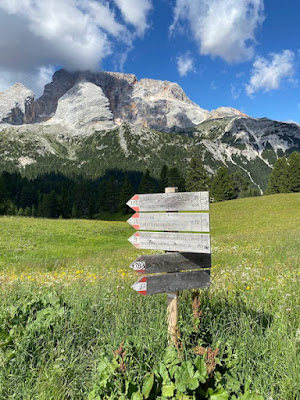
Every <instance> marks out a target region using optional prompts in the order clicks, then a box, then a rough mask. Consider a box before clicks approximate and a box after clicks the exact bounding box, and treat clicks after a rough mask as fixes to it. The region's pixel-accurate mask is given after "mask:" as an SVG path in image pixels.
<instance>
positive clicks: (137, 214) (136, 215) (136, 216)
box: [132, 213, 140, 219]
mask: <svg viewBox="0 0 300 400" xmlns="http://www.w3.org/2000/svg"><path fill="white" fill-rule="evenodd" d="M132 218H136V219H137V218H140V214H139V213H136V214H134V215H133V216H132Z"/></svg>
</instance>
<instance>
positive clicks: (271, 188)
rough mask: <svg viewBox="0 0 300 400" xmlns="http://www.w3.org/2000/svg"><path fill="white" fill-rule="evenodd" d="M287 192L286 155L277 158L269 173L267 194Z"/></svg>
mask: <svg viewBox="0 0 300 400" xmlns="http://www.w3.org/2000/svg"><path fill="white" fill-rule="evenodd" d="M287 192H288V164H287V159H286V157H282V158H278V160H277V161H276V162H275V164H274V168H273V171H272V172H271V174H270V177H269V182H268V187H267V190H266V193H267V194H274V193H287Z"/></svg>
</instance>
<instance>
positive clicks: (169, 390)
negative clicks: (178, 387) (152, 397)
mask: <svg viewBox="0 0 300 400" xmlns="http://www.w3.org/2000/svg"><path fill="white" fill-rule="evenodd" d="M174 391H175V385H174V383H171V384H170V385H163V387H162V395H163V396H165V397H173V396H174Z"/></svg>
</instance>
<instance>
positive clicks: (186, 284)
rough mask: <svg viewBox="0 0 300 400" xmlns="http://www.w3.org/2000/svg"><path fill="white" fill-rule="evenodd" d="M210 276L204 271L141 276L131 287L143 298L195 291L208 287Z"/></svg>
mask: <svg viewBox="0 0 300 400" xmlns="http://www.w3.org/2000/svg"><path fill="white" fill-rule="evenodd" d="M209 283H210V274H209V273H207V272H206V271H205V270H202V271H191V272H178V273H173V274H164V275H150V276H143V277H142V278H141V279H139V280H138V281H137V282H136V283H134V284H133V285H132V286H131V287H132V289H134V290H136V291H137V292H138V293H140V294H142V295H143V296H147V295H151V294H157V293H165V292H177V291H179V290H187V289H197V288H199V287H206V286H209Z"/></svg>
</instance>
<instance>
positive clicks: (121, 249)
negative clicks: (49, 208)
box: [0, 194, 300, 400]
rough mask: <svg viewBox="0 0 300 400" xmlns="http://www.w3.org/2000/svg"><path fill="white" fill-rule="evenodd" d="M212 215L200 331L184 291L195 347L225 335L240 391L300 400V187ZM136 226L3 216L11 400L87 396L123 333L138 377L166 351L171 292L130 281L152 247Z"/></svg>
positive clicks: (185, 339)
mask: <svg viewBox="0 0 300 400" xmlns="http://www.w3.org/2000/svg"><path fill="white" fill-rule="evenodd" d="M211 226H212V250H213V268H212V284H211V286H210V288H209V290H203V291H201V293H200V301H201V310H202V312H203V317H202V319H201V322H200V328H199V331H198V332H194V331H193V328H192V326H193V323H192V321H193V317H192V310H191V297H190V293H189V292H183V293H182V295H181V299H180V310H181V317H180V323H179V328H180V331H181V340H182V346H183V350H182V352H183V355H184V357H186V358H189V357H192V352H193V347H194V346H195V345H201V344H202V345H204V346H212V347H213V348H215V347H217V346H218V347H219V348H220V354H219V357H220V360H223V361H224V360H225V359H226V357H228V354H231V353H232V356H231V363H232V367H231V370H230V371H229V372H227V373H226V374H227V375H226V374H225V375H224V377H225V378H224V379H225V381H224V384H225V386H226V388H227V390H228V391H229V392H230V391H231V392H232V393H234V392H237V390H238V389H237V387H239V386H240V387H241V388H243V389H244V388H246V387H248V386H249V387H250V389H251V390H252V391H253V392H257V393H260V394H262V395H263V397H264V398H265V399H267V400H270V399H273V400H275V399H277V400H296V399H297V400H298V399H300V312H299V310H300V296H299V289H300V194H286V195H274V196H265V197H258V198H252V199H241V200H234V201H229V202H224V203H217V204H213V205H212V206H211ZM133 231H134V230H133V229H132V228H131V227H129V226H128V225H127V224H126V223H124V222H111V221H110V222H104V221H84V220H82V221H81V220H73V221H67V220H57V221H54V220H43V219H31V218H17V217H9V218H8V217H3V218H0V283H1V291H0V399H8V398H15V399H28V400H29V399H30V400H31V399H45V400H46V399H47V400H49V399H85V398H87V397H88V393H90V391H91V390H92V388H93V385H94V384H95V383H97V379H99V378H98V375H97V366H98V365H99V362H100V360H101V359H102V357H103V356H104V355H106V356H107V357H108V358H109V359H111V358H112V355H113V354H112V350H113V349H114V350H115V349H117V348H118V347H119V345H120V343H121V342H122V341H123V340H124V341H125V344H124V347H125V348H126V350H127V356H126V357H127V358H126V363H127V372H126V374H127V375H128V376H129V377H131V379H133V380H136V381H137V382H139V381H140V380H141V379H142V376H143V375H144V374H145V373H146V372H147V371H149V370H151V369H152V368H153V365H155V364H156V363H157V362H158V361H159V360H160V359H161V358H162V356H163V352H164V349H165V347H166V346H167V334H166V331H167V323H166V295H156V296H149V297H146V298H145V297H142V296H139V295H138V294H136V293H135V292H134V291H133V290H132V289H131V288H130V285H131V284H132V283H133V282H134V281H135V280H136V275H135V274H134V273H131V272H130V270H129V264H130V262H132V261H133V260H134V259H135V258H136V257H137V256H138V255H139V254H141V253H142V252H141V251H138V250H136V249H134V248H133V247H132V246H131V244H130V243H129V242H128V241H127V238H128V237H129V236H130V235H131V234H132V233H133ZM144 253H147V252H146V251H145V252H144ZM228 374H231V378H230V379H229V375H228ZM118 384H119V381H118V380H117V379H116V382H115V386H116V388H117V387H118ZM115 398H116V399H118V398H121V397H120V396H119V397H118V396H117V395H116V397H115Z"/></svg>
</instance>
